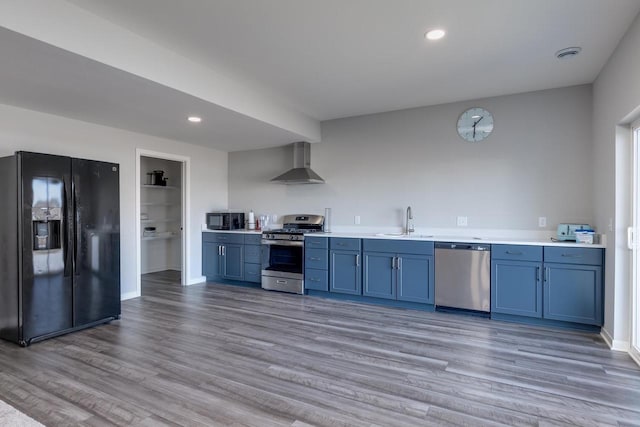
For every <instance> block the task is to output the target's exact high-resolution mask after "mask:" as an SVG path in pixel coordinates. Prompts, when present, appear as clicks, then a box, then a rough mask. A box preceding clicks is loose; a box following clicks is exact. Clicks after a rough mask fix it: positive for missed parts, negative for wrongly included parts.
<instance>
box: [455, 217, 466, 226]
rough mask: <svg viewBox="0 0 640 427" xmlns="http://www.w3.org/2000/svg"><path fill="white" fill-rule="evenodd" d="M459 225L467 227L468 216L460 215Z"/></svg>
mask: <svg viewBox="0 0 640 427" xmlns="http://www.w3.org/2000/svg"><path fill="white" fill-rule="evenodd" d="M457 224H458V227H466V226H467V224H468V221H467V217H466V216H459V217H458V221H457Z"/></svg>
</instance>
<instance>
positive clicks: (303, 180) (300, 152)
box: [271, 142, 324, 184]
mask: <svg viewBox="0 0 640 427" xmlns="http://www.w3.org/2000/svg"><path fill="white" fill-rule="evenodd" d="M271 181H272V182H278V183H280V184H324V179H322V178H320V175H318V174H317V173H315V172H314V171H313V170H312V169H311V144H309V143H308V142H294V143H293V169H290V170H288V171H287V172H285V173H283V174H282V175H279V176H277V177H275V178H273V179H272V180H271Z"/></svg>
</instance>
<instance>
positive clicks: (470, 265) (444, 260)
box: [435, 242, 491, 313]
mask: <svg viewBox="0 0 640 427" xmlns="http://www.w3.org/2000/svg"><path fill="white" fill-rule="evenodd" d="M435 249H436V267H435V275H436V290H435V293H436V295H435V296H436V307H451V308H462V309H466V310H475V311H484V312H487V313H488V312H489V311H490V310H491V299H490V298H491V287H490V284H491V245H487V244H478V243H451V242H436V244H435Z"/></svg>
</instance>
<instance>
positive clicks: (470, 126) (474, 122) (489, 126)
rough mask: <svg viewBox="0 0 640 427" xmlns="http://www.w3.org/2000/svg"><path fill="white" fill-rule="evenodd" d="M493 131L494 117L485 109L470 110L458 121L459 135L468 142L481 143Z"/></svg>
mask: <svg viewBox="0 0 640 427" xmlns="http://www.w3.org/2000/svg"><path fill="white" fill-rule="evenodd" d="M492 131H493V116H492V115H491V113H490V112H488V111H487V110H485V109H484V108H477V107H476V108H469V109H468V110H467V111H465V112H464V113H462V114H461V115H460V118H459V119H458V135H460V137H461V138H462V139H464V140H465V141H468V142H479V141H482V140H483V139H485V138H486V137H488V136H489V135H490V134H491V132H492Z"/></svg>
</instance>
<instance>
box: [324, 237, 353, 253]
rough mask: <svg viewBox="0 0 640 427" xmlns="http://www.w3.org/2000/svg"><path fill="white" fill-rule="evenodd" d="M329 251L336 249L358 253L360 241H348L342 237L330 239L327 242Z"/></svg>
mask: <svg viewBox="0 0 640 427" xmlns="http://www.w3.org/2000/svg"><path fill="white" fill-rule="evenodd" d="M329 248H330V249H338V250H341V251H359V250H360V239H350V238H344V237H332V238H331V241H330V242H329Z"/></svg>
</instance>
